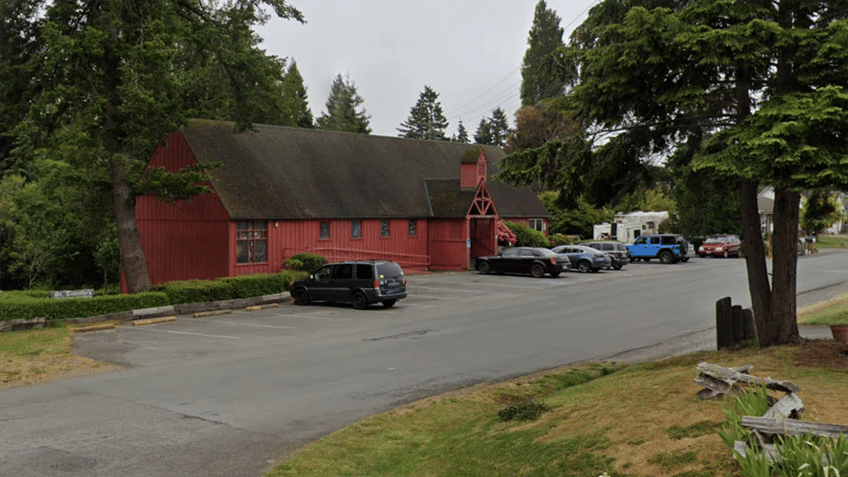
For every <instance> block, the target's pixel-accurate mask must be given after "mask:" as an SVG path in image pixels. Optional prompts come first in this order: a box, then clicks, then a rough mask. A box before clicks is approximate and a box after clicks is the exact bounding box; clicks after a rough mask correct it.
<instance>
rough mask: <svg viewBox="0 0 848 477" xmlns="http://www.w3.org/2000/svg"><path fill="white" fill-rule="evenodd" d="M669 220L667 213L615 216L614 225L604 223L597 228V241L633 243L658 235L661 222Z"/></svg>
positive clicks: (618, 214) (635, 213)
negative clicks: (641, 238)
mask: <svg viewBox="0 0 848 477" xmlns="http://www.w3.org/2000/svg"><path fill="white" fill-rule="evenodd" d="M667 218H668V212H667V211H664V210H663V211H660V212H642V211H636V212H629V213H626V214H625V213H621V212H619V213H617V214H615V218H614V219H613V220H614V221H613V222H612V223H609V222H604V223H602V224H598V225H596V226H595V230H594V232H593V234H592V235H593V238H594V239H595V240H618V241H619V242H624V243H633V241H634V240H636V237H639V236H640V235H645V234H656V233H658V231H657V228H658V227H659V225H660V222H662V221H663V220H665V219H667Z"/></svg>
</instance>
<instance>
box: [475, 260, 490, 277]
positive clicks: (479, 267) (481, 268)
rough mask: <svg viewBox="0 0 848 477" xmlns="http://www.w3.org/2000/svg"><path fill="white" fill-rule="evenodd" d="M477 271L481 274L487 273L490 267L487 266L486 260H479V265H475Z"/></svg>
mask: <svg viewBox="0 0 848 477" xmlns="http://www.w3.org/2000/svg"><path fill="white" fill-rule="evenodd" d="M477 271H478V272H480V273H482V274H483V275H488V274H489V272H490V271H491V267H489V263H488V262H480V265H477Z"/></svg>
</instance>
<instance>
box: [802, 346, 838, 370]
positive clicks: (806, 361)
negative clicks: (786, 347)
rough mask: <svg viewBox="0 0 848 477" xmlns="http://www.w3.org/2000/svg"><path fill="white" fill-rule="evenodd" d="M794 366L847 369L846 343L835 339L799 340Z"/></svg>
mask: <svg viewBox="0 0 848 477" xmlns="http://www.w3.org/2000/svg"><path fill="white" fill-rule="evenodd" d="M795 366H801V367H805V368H814V369H839V370H846V371H848V343H840V342H839V341H836V340H827V339H819V340H806V339H805V340H801V342H800V343H799V345H798V352H797V353H796V354H795Z"/></svg>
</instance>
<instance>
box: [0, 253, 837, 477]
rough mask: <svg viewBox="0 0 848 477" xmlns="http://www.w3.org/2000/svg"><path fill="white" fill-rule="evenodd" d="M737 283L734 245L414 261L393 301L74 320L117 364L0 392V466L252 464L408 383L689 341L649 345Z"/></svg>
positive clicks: (691, 321) (141, 471)
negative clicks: (471, 262)
mask: <svg viewBox="0 0 848 477" xmlns="http://www.w3.org/2000/svg"><path fill="white" fill-rule="evenodd" d="M798 270H799V271H798V291H799V304H801V302H802V301H803V300H804V296H805V294H806V293H807V292H812V291H814V290H818V289H821V288H824V287H828V286H831V285H836V284H841V283H845V282H848V253H846V252H842V251H828V252H827V253H820V254H815V255H811V256H805V257H800V258H799V261H798ZM747 289H748V288H747V280H746V275H745V264H744V260H741V259H699V258H693V259H691V260H690V261H689V262H687V263H679V264H674V265H661V264H659V263H656V262H655V261H652V262H651V263H643V262H640V263H631V264H628V265H627V266H625V267H624V268H623V269H622V270H620V271H602V272H600V273H588V274H580V273H576V272H570V273H564V274H562V275H561V276H560V277H558V278H551V277H547V276H546V277H545V278H542V279H534V278H531V277H526V276H507V275H480V274H478V273H475V272H449V273H429V274H422V275H413V276H409V277H408V291H409V298H407V299H405V300H401V301H400V302H398V304H397V305H395V307H394V308H391V309H386V308H383V307H382V306H380V305H376V306H372V307H370V308H369V309H368V310H365V311H358V310H354V309H353V308H351V307H349V306H341V305H324V304H313V305H309V306H305V307H300V306H296V305H292V304H284V305H282V306H280V307H278V308H267V309H264V310H260V311H253V312H247V311H244V310H236V311H234V312H233V313H231V314H225V315H218V316H210V317H206V318H191V317H187V316H183V317H179V318H178V319H177V320H176V321H173V322H169V323H160V324H155V325H148V326H136V327H133V326H120V327H118V328H116V329H115V330H108V331H99V332H95V333H87V334H82V335H79V336H78V337H77V339H76V341H75V347H76V350H77V352H78V353H80V354H83V355H86V356H91V357H94V358H97V359H101V360H106V361H110V362H114V363H118V364H121V365H123V366H125V367H126V369H125V370H124V371H119V372H115V373H110V374H103V375H94V376H87V377H80V378H73V379H67V380H63V381H58V382H53V383H48V384H44V385H39V386H32V387H23V388H13V389H7V390H0V423H2V429H3V431H2V433H0V474H2V475H15V476H22V477H23V476H47V477H53V476H65V475H68V474H69V473H71V472H80V474H78V475H87V476H98V477H99V476H116V475H121V476H124V477H151V476H163V477H164V476H168V477H170V476H174V475H178V476H204V477H206V476H251V477H255V476H259V475H261V474H262V473H263V472H264V471H265V470H267V469H268V468H270V467H272V466H273V465H276V464H279V463H280V462H281V461H282V460H283V459H285V458H286V457H287V456H289V455H291V453H292V452H294V451H295V450H296V449H297V448H298V447H299V446H300V445H302V444H303V443H306V442H309V441H311V440H314V439H316V438H318V437H320V436H321V435H324V434H327V433H329V432H331V431H333V430H335V429H338V428H341V427H343V426H345V425H347V424H350V423H352V422H354V421H356V420H358V419H360V418H363V417H365V416H368V415H372V414H375V413H379V412H382V411H385V410H388V409H391V408H392V407H395V406H397V405H399V404H402V403H406V402H410V401H412V400H415V399H419V398H422V397H426V396H430V395H433V394H437V393H440V392H444V391H448V390H452V389H457V388H460V387H464V386H468V385H471V384H477V383H485V382H494V381H498V380H502V379H506V378H510V377H515V376H519V375H524V374H529V373H532V372H535V371H539V370H544V369H548V368H553V367H557V366H560V365H564V364H568V363H574V362H578V361H583V360H590V359H602V358H611V359H622V360H634V359H648V358H653V357H661V356H664V355H668V354H674V353H679V352H685V351H689V350H690V349H686V347H683V348H680V347H678V348H675V347H673V346H672V347H660V346H656V345H658V344H660V343H666V344H668V343H672V344H674V343H678V344H679V343H686V345H687V346H688V347H690V348H691V347H692V346H697V347H700V349H712V347H711V346H713V343H714V336H713V335H714V332H713V331H714V330H713V328H714V321H715V318H714V310H715V302H716V300H718V299H720V298H722V297H724V296H730V297H732V298H733V301H734V303H735V304H741V305H743V306H746V307H747V306H749V297H748V292H747ZM811 296H812V294H811ZM694 335H698V336H700V337H704V336H706V337H707V338H708V339H707V341H706V342H704V341H703V339H701V340H700V341H698V342H691V343H690V342H689V341H688V338H687V337H691V336H694Z"/></svg>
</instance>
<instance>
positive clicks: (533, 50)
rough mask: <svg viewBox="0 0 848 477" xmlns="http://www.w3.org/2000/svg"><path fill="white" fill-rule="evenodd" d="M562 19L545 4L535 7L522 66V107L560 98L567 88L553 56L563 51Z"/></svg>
mask: <svg viewBox="0 0 848 477" xmlns="http://www.w3.org/2000/svg"><path fill="white" fill-rule="evenodd" d="M559 22H560V18H559V17H558V16H557V14H556V13H555V12H554V11H553V10H549V9H548V6H547V4H546V3H545V0H539V3H537V4H536V13H535V15H534V16H533V26H531V27H530V36H529V38H528V39H527V44H528V45H529V46H528V47H527V51H526V52H525V53H524V61H522V63H521V105H522V106H531V105H534V104H536V103H538V102H539V101H541V100H543V99H545V98H551V97H554V96H559V95H561V94H562V93H563V90H564V87H565V84H564V82H563V80H562V77H561V76H560V75H561V72H560V71H558V68H555V67H554V65H553V62H554V58H555V55H554V53H555V52H556V51H557V50H558V49H559V48H562V47H564V45H563V43H562V35H563V33H564V31H563V29H562V28H561V27H560V26H559Z"/></svg>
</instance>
